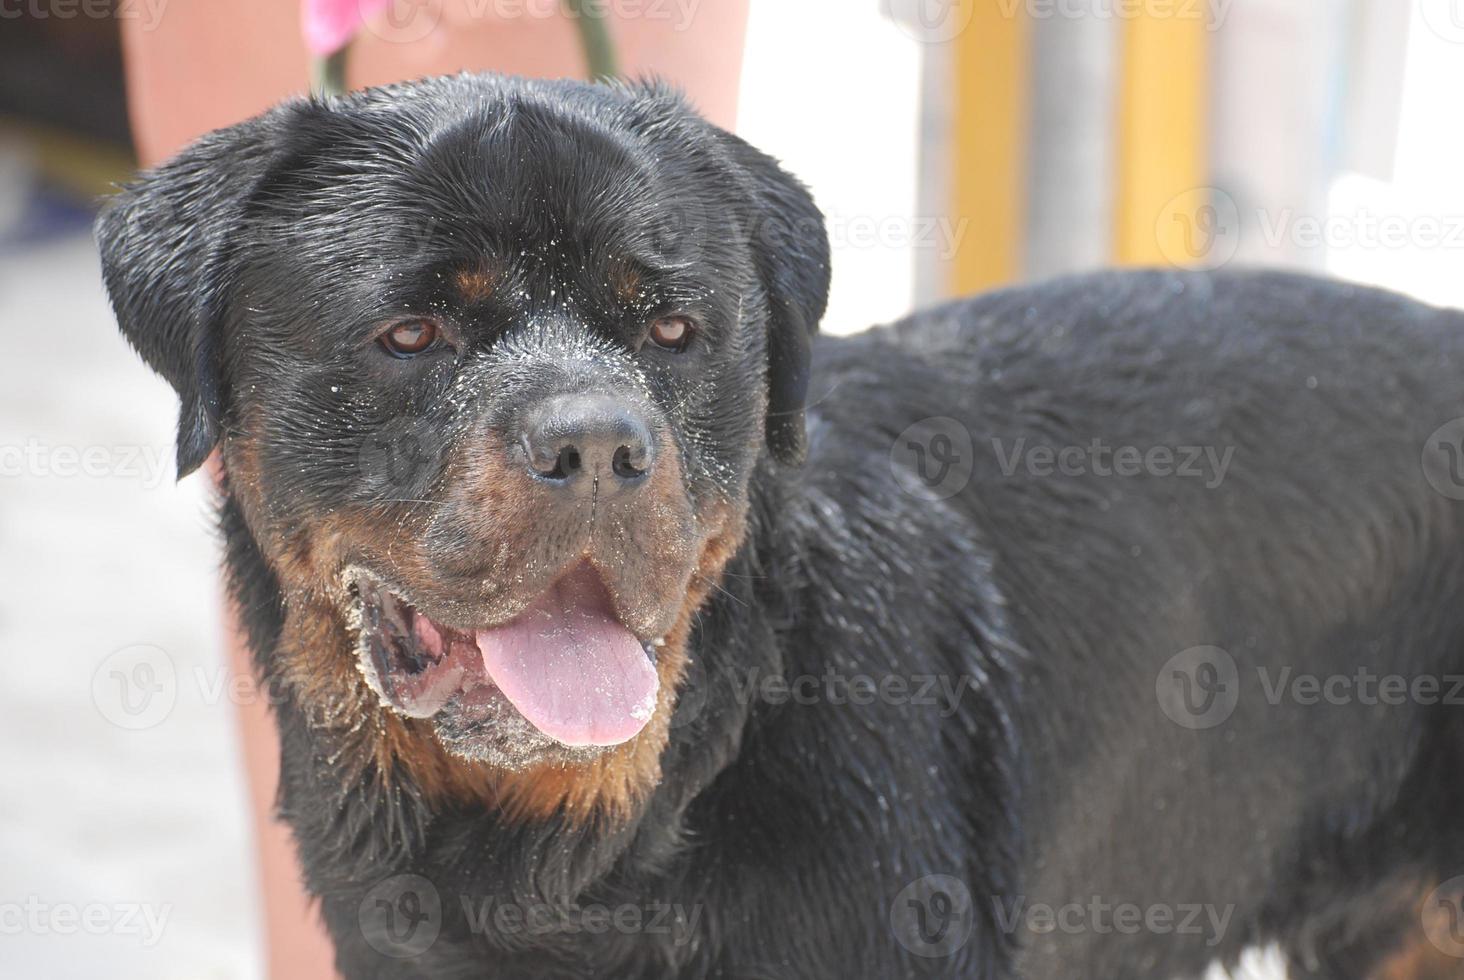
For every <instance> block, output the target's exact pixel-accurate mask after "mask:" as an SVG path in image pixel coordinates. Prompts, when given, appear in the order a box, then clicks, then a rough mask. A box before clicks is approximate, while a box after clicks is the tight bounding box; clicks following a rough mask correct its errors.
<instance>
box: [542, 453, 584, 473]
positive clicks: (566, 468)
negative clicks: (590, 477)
mask: <svg viewBox="0 0 1464 980" xmlns="http://www.w3.org/2000/svg"><path fill="white" fill-rule="evenodd" d="M583 465H584V463H583V462H582V461H581V460H580V453H579V450H578V449H577V448H575V447H574V446H565V447H564V448H563V449H561V450H559V458H558V459H557V460H555V462H554V469H553V470H552V471H551V472H550V474H549V475H550V476H551V477H553V478H554V479H556V480H563V479H567V478H568V477H570V476H572V475H573V474H575V473H578V472H579V471H580V468H581V467H582V466H583Z"/></svg>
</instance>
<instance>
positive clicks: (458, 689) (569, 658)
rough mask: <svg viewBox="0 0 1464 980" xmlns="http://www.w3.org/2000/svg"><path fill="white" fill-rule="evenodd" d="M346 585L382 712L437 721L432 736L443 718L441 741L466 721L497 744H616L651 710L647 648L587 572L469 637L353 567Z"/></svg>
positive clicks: (653, 686) (651, 665)
mask: <svg viewBox="0 0 1464 980" xmlns="http://www.w3.org/2000/svg"><path fill="white" fill-rule="evenodd" d="M346 585H347V588H348V590H349V592H350V594H351V596H352V599H353V601H354V606H355V611H356V612H357V614H358V615H359V617H360V621H359V639H358V647H357V653H358V657H359V666H360V668H361V671H362V673H363V674H364V675H365V677H366V680H367V682H368V683H369V684H370V685H371V687H372V689H373V690H375V691H376V693H377V695H378V696H380V698H381V700H382V702H383V703H384V704H385V705H386V706H387V707H389V708H390V709H392V710H393V711H396V712H398V713H400V714H402V715H406V716H408V717H412V718H433V717H438V718H439V724H438V730H439V732H440V733H441V732H443V730H444V726H443V724H442V721H443V719H442V718H441V716H442V715H446V714H452V715H454V716H455V717H454V718H452V719H449V720H450V721H451V722H452V724H451V725H449V726H448V734H450V735H455V738H454V739H452V741H458V742H460V741H462V740H463V738H465V737H467V738H470V739H471V738H473V737H474V735H473V733H471V732H469V733H466V734H465V733H464V732H463V731H462V728H463V726H464V724H465V723H466V724H467V725H469V726H472V727H482V726H494V727H497V728H499V729H502V731H500V732H499V735H507V734H510V733H511V732H514V731H523V730H524V728H525V726H524V724H523V723H524V722H525V721H526V722H527V723H528V725H529V726H532V728H533V730H534V732H536V733H537V734H538V735H539V736H542V737H543V738H547V739H548V740H550V741H552V742H554V743H558V744H559V745H560V746H566V747H570V748H581V747H589V746H610V745H619V744H621V743H622V742H625V741H627V740H629V739H631V738H633V737H634V736H635V735H637V734H638V733H639V732H640V730H641V729H642V728H644V727H645V725H646V723H647V722H648V721H650V719H651V715H652V714H653V713H654V711H655V708H656V697H657V692H658V689H659V686H660V680H659V678H658V676H657V674H656V668H655V654H654V649H653V647H652V645H650V644H645V643H642V642H641V640H640V639H638V638H637V637H636V636H635V635H634V634H633V633H631V631H630V630H628V629H626V627H625V626H624V625H622V624H621V622H620V621H619V619H618V618H617V617H616V614H615V609H614V606H613V604H612V603H611V600H610V595H609V593H608V592H607V591H606V589H605V585H604V583H603V582H602V581H601V579H600V575H599V573H598V572H596V571H595V570H594V568H593V567H591V566H590V565H589V564H588V563H581V564H580V565H578V566H576V567H575V568H574V569H572V570H571V571H570V572H568V573H567V574H565V575H564V576H562V577H560V578H559V579H557V580H556V581H555V582H554V583H553V584H552V585H550V586H549V588H547V589H545V590H544V592H543V593H542V594H541V595H540V596H539V597H538V598H537V599H535V600H534V602H533V603H532V604H531V605H530V606H529V607H528V608H527V609H525V610H524V611H523V612H522V613H520V614H519V615H517V616H515V617H514V618H513V619H512V620H509V621H508V622H506V623H501V624H498V625H495V626H485V627H481V628H474V629H458V628H454V627H450V626H446V625H444V624H442V623H438V622H436V621H434V620H433V619H432V618H430V617H429V616H427V615H426V614H425V613H423V612H422V611H421V610H420V609H419V608H417V606H415V605H414V604H412V603H411V602H409V601H408V600H407V599H405V598H404V597H403V596H402V594H401V592H400V591H398V590H396V589H394V588H393V587H392V586H390V585H388V584H387V583H385V582H384V581H382V580H381V579H380V578H378V577H376V576H375V575H373V574H372V573H370V572H367V571H366V570H364V569H361V568H352V569H350V570H348V571H347V573H346ZM479 736H481V733H479ZM479 740H481V738H479ZM539 741H542V739H539ZM450 747H454V746H452V745H450ZM465 754H470V755H472V754H481V753H474V752H471V751H469V752H467V753H465Z"/></svg>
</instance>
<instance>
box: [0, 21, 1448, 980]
mask: <svg viewBox="0 0 1464 980" xmlns="http://www.w3.org/2000/svg"><path fill="white" fill-rule="evenodd" d="M419 2H420V0H419ZM722 2H726V0H644V2H642V3H641V4H640V5H639V7H638V8H637V9H639V10H640V11H641V16H650V14H649V13H647V11H649V10H652V9H655V6H656V5H657V4H660V5H661V6H660V9H662V10H663V11H664V13H665V16H667V17H671V18H683V19H685V20H686V24H687V25H688V26H689V25H690V24H691V23H692V21H694V19H695V18H698V17H701V16H704V15H706V10H708V9H710V8H711V7H713V6H715V5H716V4H718V3H722ZM200 3H201V0H0V330H3V335H4V338H5V346H4V356H3V357H0V681H3V683H0V743H3V744H4V745H5V746H6V747H7V749H6V751H5V752H4V753H3V754H0V976H3V977H22V976H25V977H94V976H99V975H102V974H103V973H105V974H106V975H108V976H111V977H123V978H130V977H138V978H143V977H146V978H164V980H166V978H175V977H176V978H184V977H187V978H213V977H217V978H230V980H258V978H260V977H263V976H264V975H265V972H266V962H267V957H266V955H265V953H264V952H263V951H262V947H263V942H262V938H261V937H262V934H263V932H264V925H263V916H262V913H261V912H260V911H259V902H258V892H257V887H258V886H257V884H256V880H257V875H256V872H255V863H256V862H255V846H256V845H255V842H254V836H253V834H252V832H251V828H250V822H249V812H250V809H249V803H248V794H247V791H246V783H245V779H244V776H243V765H242V762H241V759H242V749H241V743H240V740H239V738H238V736H237V726H236V716H237V715H238V714H239V713H240V712H241V711H247V710H248V709H249V708H250V707H251V706H252V705H253V704H254V702H253V701H252V700H251V699H254V698H257V696H258V695H257V694H256V693H254V692H252V689H251V688H249V687H248V686H247V685H242V686H241V685H239V684H237V683H235V678H234V675H233V673H232V672H231V670H230V668H229V666H228V664H229V660H228V658H227V657H226V655H225V652H224V651H225V648H226V642H225V641H226V625H225V620H224V617H223V615H222V613H221V605H220V601H219V590H218V586H217V581H216V572H217V566H218V556H217V553H216V547H215V541H214V538H213V532H212V529H211V521H210V516H209V494H210V486H209V483H208V481H207V478H206V477H203V476H199V477H194V478H192V479H190V480H188V481H185V482H184V483H182V484H175V482H174V473H173V464H172V443H171V440H172V433H173V426H174V423H175V419H176V405H175V401H174V397H173V395H172V392H171V391H170V390H169V389H168V388H167V386H166V385H165V384H164V383H163V382H162V381H160V380H158V379H156V378H154V377H153V376H152V375H151V374H150V373H149V372H148V371H147V370H146V369H145V368H144V367H143V366H142V365H141V363H140V362H139V361H137V360H136V358H135V357H134V356H133V355H132V353H131V352H130V350H129V349H128V348H127V347H126V345H125V343H124V342H123V341H122V339H121V337H120V336H119V335H118V333H117V331H116V328H115V325H114V322H113V320H112V317H111V314H110V311H109V310H108V308H107V305H106V301H105V297H104V295H103V292H102V288H101V285H100V281H99V277H98V268H97V261H96V258H95V255H94V251H93V247H92V244H91V241H90V237H89V223H90V220H91V216H92V214H93V210H94V207H95V204H96V201H97V198H98V196H99V195H102V194H104V193H106V192H107V190H108V188H109V187H110V186H111V185H112V184H113V183H114V182H116V181H120V180H124V179H125V178H126V177H127V175H128V173H129V172H130V171H131V170H132V168H133V167H134V166H135V160H136V158H137V152H138V148H137V141H136V140H134V138H133V133H134V129H133V125H131V124H130V122H129V119H130V118H131V120H132V121H133V122H135V121H136V120H137V119H138V118H139V114H140V110H139V109H138V107H137V104H136V100H134V106H133V109H132V115H131V117H129V109H128V101H127V97H126V92H125V87H124V59H123V45H122V42H121V36H122V34H123V33H124V31H123V28H124V27H125V28H126V31H127V32H130V36H132V37H133V38H137V37H143V36H145V35H146V33H147V32H149V31H152V30H155V29H160V28H161V27H163V26H166V24H167V22H168V20H169V18H170V17H175V16H182V15H183V12H184V11H185V9H186V8H192V9H193V10H194V11H196V10H197V9H198V5H199V4H200ZM703 5H705V9H704V7H703ZM210 6H211V7H213V6H214V5H210ZM612 7H613V5H612ZM746 9H747V20H746V36H745V44H744V47H743V50H742V69H741V75H740V81H739V82H738V84H737V93H736V95H737V98H736V100H735V101H736V103H737V104H736V108H735V110H734V109H733V108H732V107H731V106H730V104H729V105H728V106H724V107H723V108H724V113H731V112H734V111H735V117H736V120H737V128H738V130H739V132H740V133H741V134H742V135H743V136H745V137H746V138H747V139H748V140H750V141H751V142H753V143H754V144H756V145H758V146H760V147H762V148H763V149H765V150H767V151H769V152H770V153H772V154H774V155H775V156H777V157H780V158H781V159H782V160H783V161H784V162H785V163H786V164H787V166H788V167H789V168H790V169H791V170H792V171H793V172H795V173H797V174H799V175H800V176H802V177H803V178H804V179H805V180H806V181H807V182H808V183H809V185H810V186H811V187H812V189H813V192H814V195H815V197H816V198H817V199H818V201H819V203H820V204H821V206H822V207H823V209H824V210H825V212H826V213H827V215H828V218H829V224H830V231H831V236H832V239H833V242H834V277H833V298H832V302H831V305H830V310H829V315H828V318H827V320H826V322H825V329H826V330H828V331H831V332H836V333H845V332H850V331H854V330H859V329H862V328H864V327H866V326H868V325H870V324H872V323H877V322H882V321H887V320H890V319H892V318H895V317H897V316H899V315H901V314H902V313H904V312H905V311H907V310H909V309H910V308H911V307H912V306H913V305H915V304H918V303H925V302H930V301H935V300H938V299H941V298H943V297H947V296H951V295H956V294H961V293H967V292H972V291H976V290H980V289H986V288H991V287H997V286H1001V285H1003V284H1006V283H1010V282H1016V281H1020V280H1027V279H1033V278H1041V277H1046V276H1052V275H1058V274H1063V273H1067V272H1071V271H1076V270H1080V269H1086V268H1092V267H1096V266H1104V265H1110V264H1140V263H1142V264H1153V263H1158V264H1171V265H1186V266H1202V267H1218V266H1220V265H1224V264H1226V263H1247V264H1257V263H1264V264H1276V265H1286V266H1293V267H1299V268H1304V269H1310V270H1314V271H1317V272H1326V273H1331V274H1334V275H1338V276H1342V277H1346V278H1349V279H1355V280H1359V281H1366V282H1370V283H1376V284H1381V285H1384V286H1389V287H1392V288H1396V289H1399V290H1402V291H1405V292H1408V293H1410V294H1413V295H1415V296H1418V297H1421V298H1424V299H1427V300H1430V301H1434V302H1437V303H1442V304H1450V305H1459V306H1464V274H1461V272H1464V263H1461V258H1464V186H1461V181H1460V180H1459V175H1460V174H1461V173H1464V127H1461V126H1460V125H1459V113H1458V100H1459V93H1461V92H1464V3H1461V2H1458V0H837V2H836V0H750V2H749V3H748V4H747V8H746ZM255 10H256V5H254V4H230V5H224V4H218V5H217V6H216V8H215V9H213V10H210V15H211V16H217V17H219V18H223V19H225V20H226V21H227V20H228V19H237V20H238V21H239V22H240V23H241V24H247V22H248V21H249V19H250V18H251V17H255V16H256V13H255ZM479 11H480V15H481V16H484V17H509V16H513V14H512V8H511V7H504V6H503V4H502V2H500V3H498V4H496V5H483V6H480V7H479ZM398 13H399V12H398ZM385 16H394V14H393V12H392V11H388V12H387V14H386V15H385ZM610 21H611V24H610V27H611V35H612V38H613V37H614V36H615V34H616V31H617V26H616V24H615V19H614V15H613V14H612V16H611V18H610ZM246 33H247V31H244V30H243V29H242V28H241V36H242V34H246ZM241 43H242V42H241ZM412 43H420V44H431V43H432V34H431V28H430V26H429V28H428V29H425V30H424V31H423V32H422V36H421V37H420V38H417V39H414V40H413V42H412ZM665 43H667V44H674V34H673V35H672V40H671V41H667V42H665ZM730 43H731V40H730V39H729V44H730ZM675 54H676V52H675V51H673V50H670V49H667V50H666V51H664V52H660V54H659V55H658V53H657V52H652V53H651V55H650V56H649V57H650V59H651V60H652V61H654V58H655V57H657V56H660V55H664V57H666V58H668V59H674V56H675ZM247 57H250V58H265V59H267V58H271V57H289V58H297V57H299V55H298V53H297V52H295V51H293V50H288V51H284V52H270V51H258V52H250V53H248V55H247ZM214 82H215V84H216V86H217V89H218V91H220V92H225V93H227V92H228V91H229V90H230V86H231V75H230V74H229V70H228V69H227V67H225V66H222V65H221V66H220V67H219V68H218V70H217V73H216V78H215V79H214ZM200 97H207V93H204V94H203V95H202V96H200ZM129 685H131V686H130V687H129ZM138 690H143V691H146V692H149V697H148V698H147V699H145V700H137V699H136V698H135V697H134V696H133V695H135V694H136V692H137V691H138ZM129 692H131V693H129ZM154 695H155V696H154ZM1252 967H1253V969H1254V973H1255V975H1256V976H1265V975H1267V965H1266V960H1265V956H1264V953H1263V952H1261V953H1258V955H1257V957H1256V959H1255V961H1254V963H1253V964H1252Z"/></svg>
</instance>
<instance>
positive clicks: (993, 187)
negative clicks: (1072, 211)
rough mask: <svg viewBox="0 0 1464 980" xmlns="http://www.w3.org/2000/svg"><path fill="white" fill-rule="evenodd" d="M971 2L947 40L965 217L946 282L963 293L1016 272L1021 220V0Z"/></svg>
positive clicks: (956, 199) (960, 208) (956, 193)
mask: <svg viewBox="0 0 1464 980" xmlns="http://www.w3.org/2000/svg"><path fill="white" fill-rule="evenodd" d="M957 2H958V4H964V3H969V4H971V8H970V10H971V20H970V23H969V24H968V25H967V26H966V28H965V29H964V30H962V31H961V33H960V34H959V35H957V36H956V38H955V39H954V40H953V41H952V44H953V46H954V50H953V52H952V56H953V58H954V61H955V64H954V66H953V68H954V75H955V84H956V91H955V97H954V99H953V107H952V108H953V111H954V113H955V120H954V140H953V143H954V153H955V160H954V161H953V166H952V169H951V209H952V211H953V212H954V217H955V219H956V221H957V222H958V226H959V222H960V221H962V220H965V221H966V222H967V226H966V227H967V232H966V234H965V235H964V236H963V237H962V238H961V245H960V248H959V249H958V250H957V251H956V254H955V257H954V261H953V262H952V265H951V288H952V290H953V291H954V292H955V293H956V294H958V295H959V294H965V293H971V292H976V291H979V290H982V289H987V288H990V287H992V286H1000V285H1004V284H1006V283H1010V282H1012V281H1014V280H1016V279H1017V278H1019V277H1020V275H1021V255H1022V245H1023V240H1024V237H1023V230H1024V226H1025V223H1026V193H1027V186H1026V169H1027V168H1026V164H1027V117H1028V104H1029V99H1028V90H1029V84H1028V83H1029V72H1030V69H1031V66H1030V51H1029V45H1028V39H1029V28H1030V23H1029V20H1028V16H1027V14H1026V13H1024V8H1025V7H1026V5H1025V4H1022V3H1013V2H1011V0H957Z"/></svg>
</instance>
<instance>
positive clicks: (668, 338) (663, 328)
mask: <svg viewBox="0 0 1464 980" xmlns="http://www.w3.org/2000/svg"><path fill="white" fill-rule="evenodd" d="M692 332H693V327H692V325H691V320H689V319H688V318H686V317H684V316H663V317H661V318H660V319H658V320H656V321H654V322H653V323H652V324H651V335H650V336H651V343H653V344H655V345H656V346H657V347H662V348H665V349H666V350H674V351H682V350H685V349H686V345H687V343H688V342H689V341H690V340H691V335H692Z"/></svg>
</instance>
